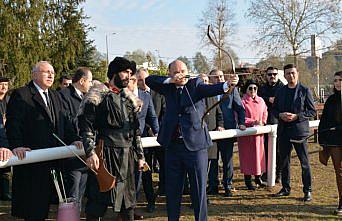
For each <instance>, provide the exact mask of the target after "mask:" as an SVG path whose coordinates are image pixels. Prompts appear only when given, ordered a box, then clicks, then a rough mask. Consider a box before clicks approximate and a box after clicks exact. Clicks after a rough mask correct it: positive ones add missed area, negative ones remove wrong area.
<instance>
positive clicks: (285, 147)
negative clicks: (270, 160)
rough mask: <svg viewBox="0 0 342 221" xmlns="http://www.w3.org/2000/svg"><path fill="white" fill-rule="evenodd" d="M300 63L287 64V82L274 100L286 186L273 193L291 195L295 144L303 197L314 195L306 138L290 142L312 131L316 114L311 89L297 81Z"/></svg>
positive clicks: (306, 198)
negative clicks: (312, 193) (291, 170)
mask: <svg viewBox="0 0 342 221" xmlns="http://www.w3.org/2000/svg"><path fill="white" fill-rule="evenodd" d="M298 75H299V73H298V71H297V67H296V66H295V65H293V64H288V65H285V66H284V76H285V79H286V80H287V83H288V84H287V85H285V86H283V87H282V88H280V89H279V90H278V92H277V93H276V95H275V98H274V103H273V114H274V116H276V117H277V118H278V120H279V123H278V131H277V133H278V137H279V140H278V141H279V150H280V161H281V165H282V171H281V183H282V186H283V188H282V189H281V190H280V191H279V192H278V193H277V194H275V195H274V196H275V197H281V196H288V195H290V192H291V187H290V159H291V151H292V148H293V147H294V148H295V150H296V153H297V156H298V158H299V160H300V164H301V167H302V182H303V192H304V197H303V200H304V201H310V200H311V199H312V197H311V171H310V163H309V156H308V150H307V141H305V142H303V143H291V141H290V140H291V139H302V138H304V137H306V136H308V135H309V118H311V117H314V116H315V115H316V111H315V106H314V101H313V98H312V94H311V91H310V90H309V89H308V88H307V87H305V86H304V85H302V84H301V83H299V82H298Z"/></svg>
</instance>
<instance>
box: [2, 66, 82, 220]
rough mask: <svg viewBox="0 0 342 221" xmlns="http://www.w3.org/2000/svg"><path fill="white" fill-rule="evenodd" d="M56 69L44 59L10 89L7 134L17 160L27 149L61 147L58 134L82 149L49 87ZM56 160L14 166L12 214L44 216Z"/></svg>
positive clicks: (49, 197)
mask: <svg viewBox="0 0 342 221" xmlns="http://www.w3.org/2000/svg"><path fill="white" fill-rule="evenodd" d="M54 77H55V71H54V69H53V67H52V65H50V64H49V63H48V62H47V61H40V62H38V63H37V64H36V65H35V66H34V68H33V69H32V81H30V82H29V83H28V84H27V85H26V86H24V87H21V88H18V89H16V90H14V91H13V93H12V95H11V98H10V100H9V103H8V106H7V114H6V118H7V121H6V133H7V138H8V142H9V146H10V148H11V149H12V151H13V154H14V155H16V156H17V157H18V158H19V159H23V158H25V155H26V154H25V153H26V151H30V150H34V149H40V148H49V147H56V146H60V143H59V142H58V141H57V140H56V139H55V138H54V137H53V134H57V135H58V136H59V137H60V138H61V139H63V140H64V141H65V142H66V143H67V144H71V143H73V144H75V145H77V146H78V147H79V148H82V143H81V142H80V141H77V140H78V139H79V137H78V136H77V134H76V132H75V131H74V130H73V127H72V125H71V122H70V121H69V120H68V119H67V117H66V116H65V115H64V113H65V111H64V109H63V105H62V101H61V99H60V96H59V94H58V92H56V91H54V90H51V89H50V87H51V86H52V84H53V81H54ZM56 167H57V164H56V161H52V162H50V161H48V162H41V163H32V164H26V165H20V166H14V167H13V185H12V193H13V197H12V215H13V216H15V217H19V218H23V219H25V221H42V220H44V219H46V218H47V216H48V213H49V205H50V199H51V193H52V190H53V185H52V180H51V174H50V170H51V169H54V168H56Z"/></svg>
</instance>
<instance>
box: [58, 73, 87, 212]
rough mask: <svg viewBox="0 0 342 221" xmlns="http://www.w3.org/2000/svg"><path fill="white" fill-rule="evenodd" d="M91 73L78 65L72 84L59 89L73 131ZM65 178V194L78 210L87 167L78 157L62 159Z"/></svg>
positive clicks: (84, 186) (85, 180)
mask: <svg viewBox="0 0 342 221" xmlns="http://www.w3.org/2000/svg"><path fill="white" fill-rule="evenodd" d="M92 79H93V75H92V73H91V71H90V69H89V68H86V67H80V68H78V69H77V70H76V72H75V74H74V76H73V77H72V84H70V85H69V86H68V87H66V88H63V89H62V90H60V91H59V93H60V95H61V97H62V101H63V107H64V109H65V110H66V113H67V116H68V118H69V119H70V120H71V122H72V124H73V126H74V129H75V131H77V133H78V132H79V129H78V126H77V113H78V109H79V106H80V104H81V101H82V98H83V95H84V94H86V93H87V92H88V91H89V89H90V87H91V86H92ZM63 166H64V171H65V180H66V186H67V196H68V197H71V198H73V199H74V200H76V203H77V205H78V208H79V210H80V211H81V207H82V197H83V194H84V192H85V189H86V184H87V177H88V168H87V166H86V165H84V163H83V162H81V161H80V160H79V159H77V158H76V157H75V158H71V159H67V160H65V161H64V165H63Z"/></svg>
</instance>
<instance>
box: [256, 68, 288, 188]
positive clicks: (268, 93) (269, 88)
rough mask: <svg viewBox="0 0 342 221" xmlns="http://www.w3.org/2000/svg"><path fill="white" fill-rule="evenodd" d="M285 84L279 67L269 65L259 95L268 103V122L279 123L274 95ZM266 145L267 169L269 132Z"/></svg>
mask: <svg viewBox="0 0 342 221" xmlns="http://www.w3.org/2000/svg"><path fill="white" fill-rule="evenodd" d="M283 86H284V84H283V83H282V82H281V81H280V80H279V77H278V68H275V67H268V68H267V69H266V83H265V84H264V85H263V86H262V87H260V89H259V91H258V93H259V96H260V97H262V99H264V101H265V103H266V105H267V111H268V115H267V124H278V118H277V117H276V116H274V115H273V103H274V96H275V94H276V93H277V91H278V90H279V89H280V88H282V87H283ZM264 139H265V141H264V144H265V145H264V146H265V159H266V169H267V164H268V134H264ZM278 143H279V142H277V151H276V180H275V182H276V183H279V182H280V174H281V168H280V164H279V163H280V161H279V145H278ZM262 179H263V181H266V180H267V172H266V173H264V174H263V175H262Z"/></svg>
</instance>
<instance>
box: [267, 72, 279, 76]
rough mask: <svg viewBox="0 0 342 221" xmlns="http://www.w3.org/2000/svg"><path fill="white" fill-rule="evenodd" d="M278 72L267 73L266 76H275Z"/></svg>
mask: <svg viewBox="0 0 342 221" xmlns="http://www.w3.org/2000/svg"><path fill="white" fill-rule="evenodd" d="M277 75H278V73H267V76H269V77H271V76H277Z"/></svg>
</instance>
